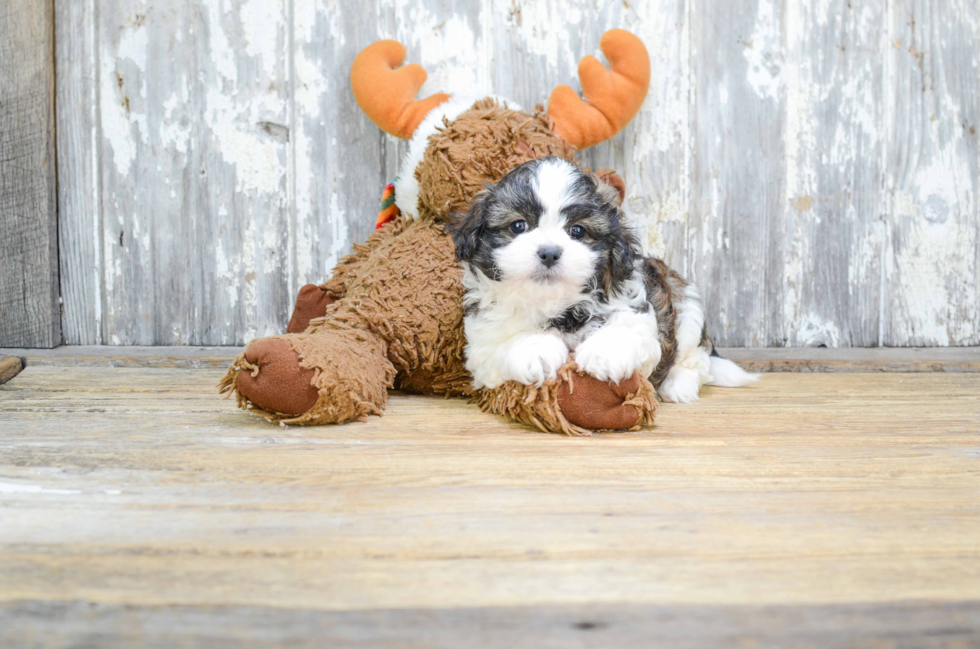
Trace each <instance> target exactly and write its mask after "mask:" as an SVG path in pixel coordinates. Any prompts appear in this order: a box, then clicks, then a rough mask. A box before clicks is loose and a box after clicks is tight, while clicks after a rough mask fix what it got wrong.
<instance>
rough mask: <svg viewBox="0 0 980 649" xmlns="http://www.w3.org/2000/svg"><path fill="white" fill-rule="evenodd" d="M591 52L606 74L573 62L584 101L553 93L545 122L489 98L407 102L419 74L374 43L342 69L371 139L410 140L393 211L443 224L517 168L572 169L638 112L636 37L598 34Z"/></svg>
mask: <svg viewBox="0 0 980 649" xmlns="http://www.w3.org/2000/svg"><path fill="white" fill-rule="evenodd" d="M599 47H600V48H601V49H602V52H603V53H604V54H605V55H606V58H607V59H608V60H609V65H610V68H611V69H607V68H606V67H605V66H603V65H602V64H601V63H600V62H599V61H598V60H596V58H595V57H592V56H587V57H585V58H583V59H582V61H581V62H580V63H579V79H580V80H581V83H582V91H583V94H584V95H585V98H586V101H582V99H580V98H579V96H578V95H577V94H576V93H575V91H574V90H572V89H571V88H570V87H568V86H558V87H557V88H555V89H554V91H553V92H552V93H551V98H550V99H549V100H548V108H547V112H543V111H541V110H540V109H539V110H536V111H535V112H534V113H533V114H530V113H527V112H525V111H524V110H523V109H522V108H521V107H520V106H518V105H516V104H514V103H513V102H508V101H505V100H502V99H499V98H496V97H487V98H484V99H479V100H474V99H473V98H466V97H458V96H453V95H448V94H444V93H440V94H435V95H432V96H430V97H428V98H426V99H422V100H416V98H415V97H416V94H417V93H418V91H419V89H420V88H421V87H422V84H423V83H424V82H425V79H426V73H425V70H423V69H422V67H421V66H419V65H417V64H410V65H405V66H402V67H398V66H399V65H400V64H401V63H402V62H403V61H404V60H405V48H404V47H402V45H401V44H400V43H397V42H396V41H380V42H378V43H374V44H373V45H370V46H368V47H367V48H365V49H364V50H362V51H361V53H360V54H358V55H357V57H356V58H355V59H354V63H353V65H352V66H351V86H352V87H353V90H354V97H355V98H356V99H357V103H358V104H359V105H360V107H361V109H362V110H363V111H364V112H365V113H366V114H367V116H368V117H370V118H371V120H372V121H373V122H374V123H375V124H377V125H378V126H379V127H380V128H381V129H383V130H384V131H386V132H387V133H390V134H392V135H395V136H397V137H401V138H405V139H409V140H411V144H410V147H409V151H408V154H407V156H406V159H405V161H404V163H403V165H402V169H401V173H400V174H399V177H398V179H397V180H396V182H395V201H396V204H397V205H398V208H399V209H400V211H402V212H404V213H406V214H407V215H410V216H419V215H421V214H427V215H429V216H431V217H433V218H436V219H442V220H444V219H447V218H449V216H450V215H452V214H454V213H459V212H464V211H465V210H466V208H467V206H468V205H469V203H470V201H471V199H472V198H473V197H474V196H475V195H476V194H477V193H478V192H479V191H481V190H482V189H483V188H484V185H485V184H486V183H496V182H497V181H499V180H500V179H501V178H503V176H504V175H505V174H506V173H507V172H508V171H510V170H511V169H513V168H514V167H516V166H517V165H519V164H521V163H523V162H526V161H528V160H530V159H533V158H538V157H544V156H548V155H555V156H559V157H561V158H564V159H566V160H574V155H575V151H576V150H577V149H584V148H587V147H590V146H593V145H595V144H598V143H599V142H602V141H604V140H607V139H609V138H611V137H613V136H614V135H616V133H618V132H619V131H620V130H622V129H623V128H624V127H625V126H626V125H627V124H628V123H629V121H630V120H631V119H633V117H634V116H635V115H636V113H637V112H638V111H639V110H640V106H641V105H642V104H643V99H644V98H645V97H646V93H647V89H648V88H649V85H650V59H649V55H648V54H647V50H646V48H645V47H644V46H643V43H642V42H641V41H640V40H639V39H638V38H637V37H636V36H634V35H633V34H631V33H629V32H626V31H623V30H619V29H616V30H611V31H608V32H606V33H605V34H603V36H602V39H601V40H600V43H599ZM619 182H621V181H619ZM617 189H620V190H621V188H620V187H617Z"/></svg>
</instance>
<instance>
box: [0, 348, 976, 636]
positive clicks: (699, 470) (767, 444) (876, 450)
mask: <svg viewBox="0 0 980 649" xmlns="http://www.w3.org/2000/svg"><path fill="white" fill-rule="evenodd" d="M219 375H220V371H218V370H215V369H212V368H206V369H186V368H160V367H158V368H133V367H123V368H118V367H117V368H114V367H97V366H96V367H93V366H87V367H79V366H71V365H53V366H39V365H31V364H30V363H29V364H28V367H27V368H26V369H25V370H24V371H23V372H22V373H21V374H20V375H18V376H17V377H15V378H14V379H13V380H11V381H10V382H9V383H7V384H6V385H4V386H2V387H0V429H2V434H0V646H3V647H6V646H18V647H20V646H55V647H58V646H65V647H67V646H72V647H89V646H92V647H96V646H98V647H117V646H119V647H122V646H159V647H181V646H207V647H223V646H240V645H253V646H254V645H275V646H280V645H287V644H288V645H289V646H320V647H323V646H384V647H410V646H420V647H422V646H424V647H460V646H511V647H522V646H533V647H576V646H593V645H600V646H612V647H625V646H633V645H641V646H668V647H688V646H691V647H693V646H705V645H707V646H743V645H745V646H747V645H750V644H751V645H752V646H761V647H766V646H784V645H792V646H821V647H829V646H838V645H845V644H846V645H847V646H875V647H891V646H894V647H906V646H907V647H932V646H936V647H938V646H962V647H972V646H978V644H980V374H971V373H956V374H953V373H949V374H941V373H932V374H927V373H920V374H855V373H851V374H770V375H767V376H765V378H764V380H763V381H762V382H761V383H760V384H758V385H757V386H754V387H752V388H748V389H743V390H724V389H708V390H706V391H705V392H704V394H703V399H702V401H701V402H700V403H699V404H695V405H691V406H673V405H664V406H662V408H661V410H660V415H659V419H658V423H657V425H656V427H654V428H653V429H651V430H648V431H645V432H643V433H640V434H620V435H606V436H599V437H595V438H591V439H569V438H564V437H559V436H553V435H544V434H539V433H535V432H531V431H529V430H527V429H525V428H522V427H519V426H516V425H512V424H508V423H506V422H504V421H502V420H500V419H497V418H495V417H491V416H488V415H485V414H482V413H480V412H479V411H478V410H477V409H476V408H475V407H474V406H472V405H469V404H467V403H466V402H465V401H459V400H443V399H432V398H416V397H408V396H393V397H392V399H391V401H390V404H389V409H388V414H387V415H386V416H385V417H384V418H383V419H372V420H371V421H369V422H368V423H366V424H354V425H347V426H341V427H319V428H285V427H278V426H272V425H270V424H268V423H267V422H265V421H264V420H261V419H259V418H256V417H252V416H249V415H246V414H243V413H241V412H239V411H237V410H236V409H235V408H234V406H233V404H232V402H230V401H223V400H221V399H219V398H218V397H217V395H216V394H215V392H214V384H215V383H216V381H217V380H218V377H219Z"/></svg>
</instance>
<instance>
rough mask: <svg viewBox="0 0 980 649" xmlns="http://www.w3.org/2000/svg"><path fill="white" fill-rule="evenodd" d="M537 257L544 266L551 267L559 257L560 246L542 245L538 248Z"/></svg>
mask: <svg viewBox="0 0 980 649" xmlns="http://www.w3.org/2000/svg"><path fill="white" fill-rule="evenodd" d="M538 259H540V260H541V263H542V264H544V266H545V268H551V267H552V266H554V265H555V264H557V263H558V260H559V259H561V248H559V247H558V246H542V247H540V248H538Z"/></svg>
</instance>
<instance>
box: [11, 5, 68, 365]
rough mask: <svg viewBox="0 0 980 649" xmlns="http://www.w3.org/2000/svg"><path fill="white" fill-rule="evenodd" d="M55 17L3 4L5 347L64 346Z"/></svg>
mask: <svg viewBox="0 0 980 649" xmlns="http://www.w3.org/2000/svg"><path fill="white" fill-rule="evenodd" d="M54 88H55V75H54V13H53V7H52V5H51V4H50V3H47V2H38V1H37V0H4V1H3V2H2V3H0V347H53V346H55V345H58V344H60V343H61V314H60V306H59V304H58V238H57V232H58V220H57V219H58V215H57V202H56V201H57V199H56V180H55V178H56V175H55V148H54V147H55V93H54Z"/></svg>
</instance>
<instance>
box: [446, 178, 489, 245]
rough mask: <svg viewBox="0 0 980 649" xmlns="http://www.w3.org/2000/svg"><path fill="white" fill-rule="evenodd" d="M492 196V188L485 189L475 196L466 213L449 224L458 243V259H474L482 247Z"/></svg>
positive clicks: (456, 243) (455, 242) (454, 241)
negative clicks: (489, 200) (487, 210)
mask: <svg viewBox="0 0 980 649" xmlns="http://www.w3.org/2000/svg"><path fill="white" fill-rule="evenodd" d="M489 196H490V190H489V189H484V190H483V191H481V192H480V193H479V194H477V195H476V196H474V197H473V201H472V202H471V203H470V209H469V210H468V211H467V212H466V213H465V214H460V215H457V217H456V218H455V219H454V220H453V222H451V223H450V224H449V228H448V229H449V232H450V233H451V234H452V235H453V243H454V244H455V245H456V259H457V260H458V261H469V260H471V259H473V255H475V254H476V251H477V249H478V248H479V247H480V238H481V237H482V236H483V230H484V223H485V214H486V202H487V198H489Z"/></svg>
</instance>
